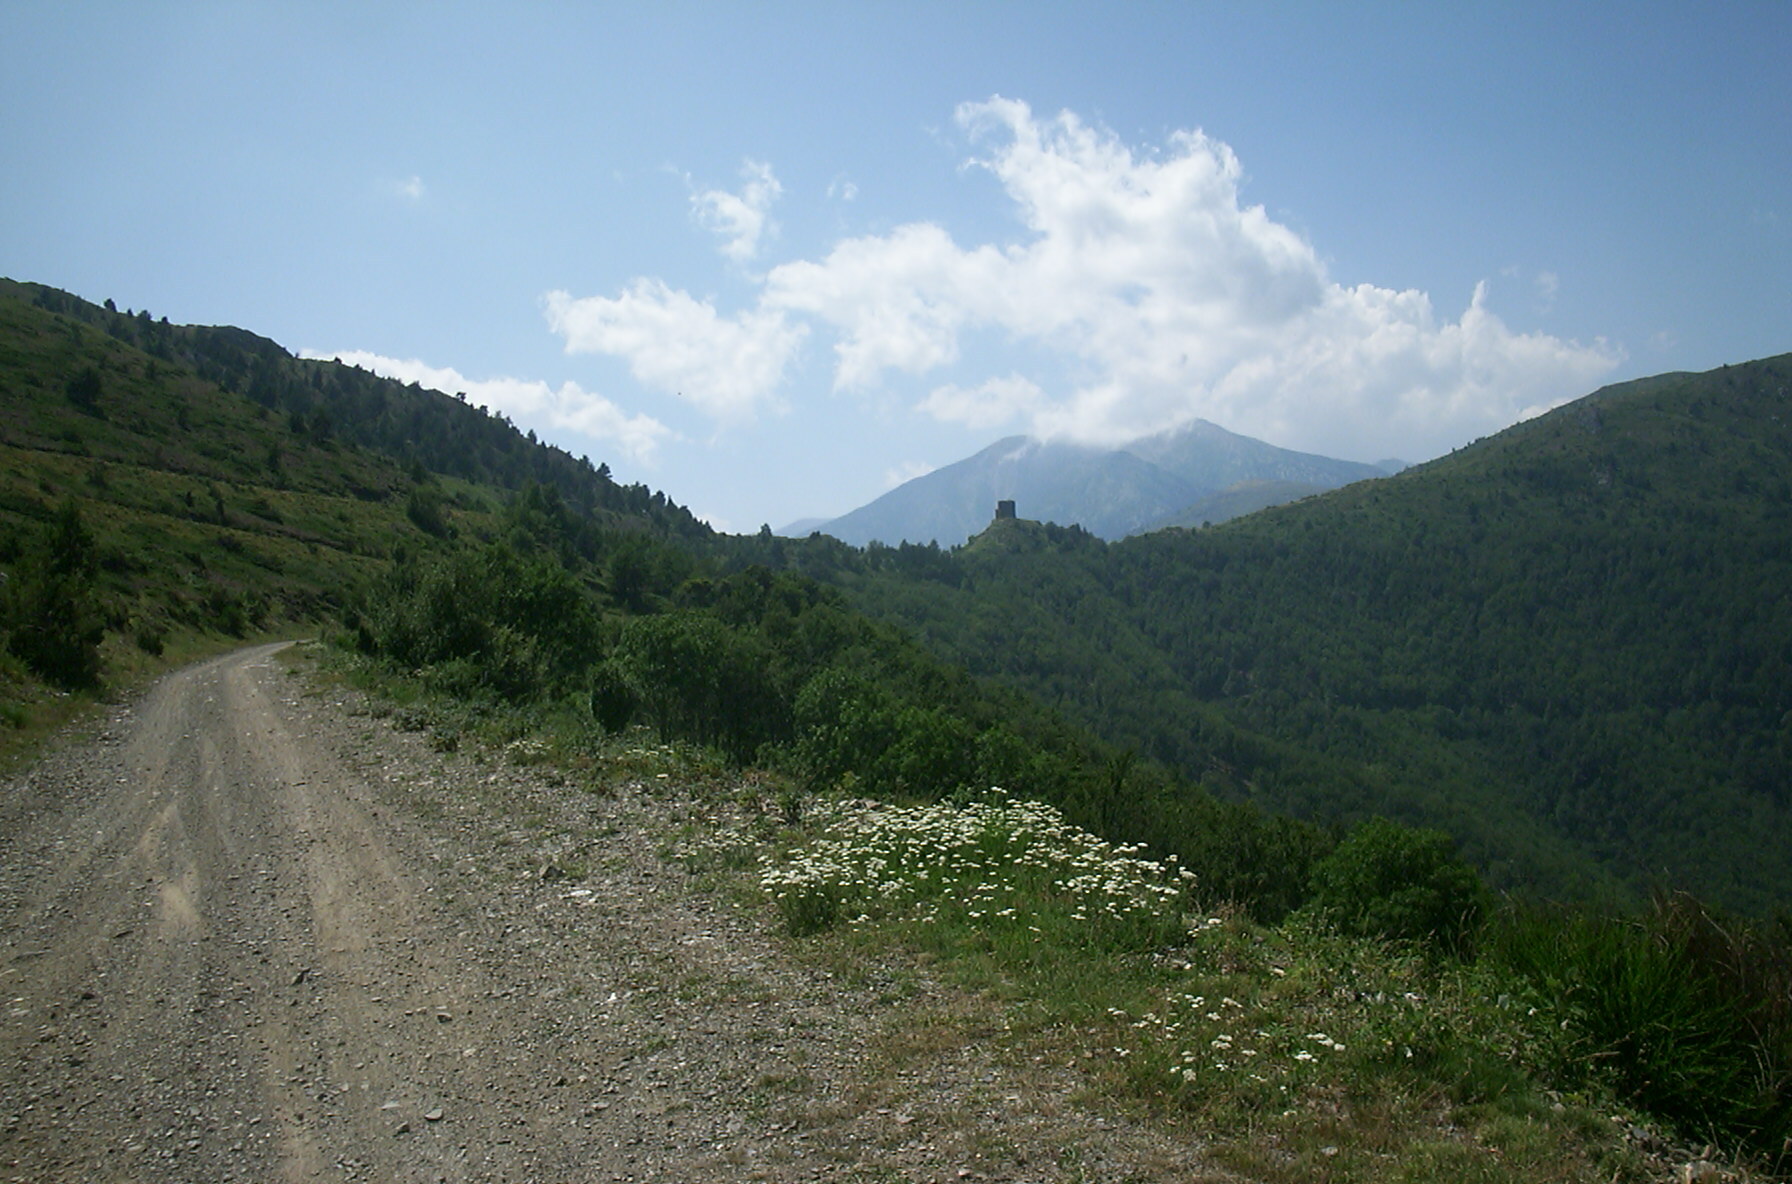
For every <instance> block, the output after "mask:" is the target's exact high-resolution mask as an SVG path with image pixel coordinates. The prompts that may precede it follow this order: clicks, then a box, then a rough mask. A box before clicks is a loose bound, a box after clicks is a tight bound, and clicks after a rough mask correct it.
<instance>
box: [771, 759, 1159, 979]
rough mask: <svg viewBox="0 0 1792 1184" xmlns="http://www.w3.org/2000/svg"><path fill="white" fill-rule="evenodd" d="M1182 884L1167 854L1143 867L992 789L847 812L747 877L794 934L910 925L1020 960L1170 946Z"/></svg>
mask: <svg viewBox="0 0 1792 1184" xmlns="http://www.w3.org/2000/svg"><path fill="white" fill-rule="evenodd" d="M1190 879H1192V875H1191V874H1190V873H1187V872H1184V871H1181V870H1179V869H1178V868H1177V867H1176V864H1175V861H1174V858H1173V857H1172V858H1170V859H1167V860H1164V861H1162V862H1158V861H1154V860H1149V859H1145V858H1144V857H1143V856H1142V855H1141V854H1140V848H1138V847H1136V846H1125V845H1116V844H1113V843H1108V842H1106V841H1104V840H1102V839H1098V838H1096V837H1095V836H1094V835H1092V834H1090V833H1088V832H1087V831H1084V830H1081V829H1079V828H1077V827H1075V826H1072V825H1070V824H1069V823H1068V822H1066V821H1065V820H1064V817H1063V815H1062V814H1060V813H1059V812H1058V811H1057V810H1056V809H1054V808H1053V807H1051V806H1047V805H1044V804H1043V803H1040V802H1032V801H1015V800H1010V799H1008V798H1007V797H1006V796H1005V795H1002V794H1001V793H1000V791H992V793H991V796H990V797H989V798H988V799H987V800H984V801H979V802H972V803H970V804H968V805H964V806H956V805H952V804H949V803H935V804H931V805H919V806H896V805H886V804H873V803H867V804H863V805H860V806H857V807H855V808H853V809H850V810H848V811H847V812H846V813H845V814H844V815H843V817H841V819H840V820H839V821H837V822H836V823H835V824H834V825H832V826H831V827H829V828H828V829H827V830H826V831H825V832H824V833H823V834H822V835H821V836H820V837H818V838H817V839H815V840H814V841H812V842H810V843H808V844H807V845H805V846H803V847H800V848H798V849H797V850H795V851H793V852H791V853H790V854H789V855H787V856H785V857H783V858H776V859H773V858H768V860H767V861H766V863H765V865H764V867H763V868H762V871H761V875H760V882H761V884H762V885H763V886H764V888H765V890H766V891H767V892H769V893H770V894H771V896H772V899H773V901H774V902H775V904H776V906H777V909H778V912H779V915H780V916H781V917H782V919H783V921H784V924H785V926H786V927H787V928H788V929H789V930H790V932H791V933H793V934H799V935H800V934H807V933H815V932H819V931H821V930H824V929H828V928H831V927H833V926H836V925H842V924H845V925H858V924H867V923H870V922H873V921H895V922H911V923H913V924H915V925H916V926H918V927H921V928H924V929H932V930H935V931H936V932H939V933H941V934H945V935H950V936H948V938H947V940H948V942H949V943H951V942H954V941H956V942H960V943H962V942H974V943H979V944H982V945H984V946H986V947H988V948H992V949H997V950H1000V951H1006V952H1008V953H1010V954H1017V955H1020V956H1021V957H1023V958H1024V957H1025V956H1026V955H1027V952H1028V951H1029V950H1030V949H1031V948H1032V947H1038V946H1046V947H1060V948H1061V947H1067V946H1068V947H1074V948H1079V949H1096V950H1110V951H1119V950H1127V949H1135V950H1136V949H1143V948H1149V947H1151V946H1152V945H1155V944H1161V943H1163V942H1165V941H1173V940H1176V938H1177V937H1178V936H1179V935H1180V933H1181V931H1182V924H1183V922H1182V915H1183V908H1184V904H1185V897H1186V885H1187V883H1188V882H1189V880H1190Z"/></svg>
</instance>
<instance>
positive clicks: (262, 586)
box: [0, 280, 707, 723]
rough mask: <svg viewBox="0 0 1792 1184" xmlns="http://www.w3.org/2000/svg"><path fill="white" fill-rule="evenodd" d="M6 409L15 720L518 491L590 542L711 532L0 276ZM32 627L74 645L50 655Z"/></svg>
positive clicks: (508, 439)
mask: <svg viewBox="0 0 1792 1184" xmlns="http://www.w3.org/2000/svg"><path fill="white" fill-rule="evenodd" d="M0 406H3V407H4V412H5V413H4V415H3V416H0V462H3V463H0V571H3V572H4V573H5V575H6V580H5V586H4V600H5V605H4V607H5V608H6V610H7V611H6V616H7V621H8V622H9V624H8V626H7V628H6V632H7V635H8V638H7V640H8V644H7V645H6V646H4V647H0V651H10V652H5V653H4V654H3V655H0V701H4V702H5V703H6V704H7V708H6V711H7V718H8V720H9V721H11V722H14V723H19V722H23V721H24V720H26V719H27V718H29V717H30V715H31V713H32V711H33V709H34V706H41V705H43V704H45V703H47V702H49V701H50V700H49V699H46V691H45V689H44V688H43V686H42V683H43V682H44V681H47V682H48V683H49V684H50V689H51V690H55V689H57V688H61V689H83V688H91V687H96V686H98V685H99V684H101V683H103V682H104V681H106V680H108V679H109V678H111V677H115V676H120V675H128V674H129V672H130V671H131V670H133V669H136V668H138V667H140V666H143V665H145V664H146V663H147V664H153V662H154V660H155V659H157V658H158V657H159V656H160V654H161V653H162V651H163V649H164V648H165V647H166V646H169V645H171V644H172V645H174V646H175V647H176V648H179V647H181V646H183V645H184V644H185V643H186V641H188V640H193V639H201V638H203V637H205V636H208V635H209V636H217V637H241V636H244V635H246V634H248V633H250V632H255V631H259V630H264V629H273V628H281V627H291V624H292V623H294V622H317V621H320V620H323V619H326V618H332V617H334V616H336V615H337V614H339V613H340V611H341V610H342V608H343V606H344V605H346V604H348V603H350V602H351V601H352V600H353V599H354V598H355V596H356V595H357V594H358V590H359V589H362V588H364V587H365V586H367V584H368V583H369V581H371V580H372V579H374V578H375V577H376V576H377V575H378V574H379V573H381V572H383V571H384V570H386V568H387V567H388V566H389V565H390V562H391V560H392V559H393V557H394V556H398V555H403V554H405V553H407V551H427V550H428V549H430V548H432V547H441V546H444V545H447V543H448V542H449V541H450V540H451V539H453V538H454V537H455V536H456V535H458V534H461V533H463V532H465V533H469V534H470V535H473V536H477V535H478V534H480V533H483V532H487V531H489V530H490V529H491V528H492V527H491V524H492V522H493V521H494V515H496V514H497V513H498V511H499V510H500V509H502V508H503V507H504V505H505V504H506V502H507V501H508V500H509V499H510V498H511V497H512V496H513V495H514V494H516V493H518V492H520V491H522V490H534V491H535V493H534V494H533V496H534V498H535V504H537V505H538V506H546V507H548V509H550V510H552V511H555V512H559V513H561V514H563V515H573V516H576V518H577V520H578V521H579V522H580V523H581V524H582V530H581V531H580V532H577V533H576V534H575V535H573V536H571V537H573V539H574V543H573V545H578V546H584V547H586V548H588V549H589V548H591V547H593V546H595V542H594V539H595V537H596V535H597V534H599V533H601V532H602V531H603V530H605V529H609V530H621V531H624V532H640V531H648V532H652V533H656V534H663V535H682V536H687V537H692V536H694V537H701V536H703V535H705V534H707V529H706V528H705V527H703V526H702V524H701V523H698V522H696V521H695V520H694V519H693V518H691V516H690V515H689V514H688V513H687V512H686V511H684V510H682V509H681V508H679V507H678V506H676V505H674V504H672V503H671V502H668V501H667V500H666V498H665V497H664V495H663V494H658V493H653V492H651V491H649V490H647V489H645V488H644V487H641V486H627V487H624V486H619V485H617V484H615V483H614V482H612V481H611V480H610V479H609V475H608V473H607V471H605V470H603V469H602V468H593V467H592V466H591V465H590V463H589V462H588V461H585V460H582V459H581V460H575V459H574V458H572V457H571V456H569V455H567V454H566V453H564V452H562V451H560V450H558V449H553V448H548V447H545V446H542V445H540V444H539V443H537V442H536V441H534V440H533V439H532V438H530V437H528V436H526V435H525V434H523V433H521V432H518V431H517V430H516V428H515V427H514V426H512V425H511V424H510V423H509V422H508V421H506V420H504V419H503V418H501V417H494V416H491V415H488V414H487V413H485V412H484V411H482V410H480V409H478V408H474V407H469V406H467V405H466V404H465V403H464V402H462V401H460V400H458V399H455V398H452V397H450V396H447V395H444V394H440V393H438V392H433V391H422V390H419V389H418V388H416V387H415V386H405V385H403V384H400V383H397V382H393V381H390V380H387V379H382V378H378V377H376V376H374V375H372V374H368V373H366V372H364V371H361V370H358V369H354V368H352V367H346V366H342V365H339V364H337V363H334V362H318V361H305V360H301V359H298V358H295V357H293V356H292V355H290V354H288V353H287V352H286V351H285V350H283V349H281V348H280V347H279V346H277V345H275V344H274V343H272V342H270V341H267V340H266V339H264V338H260V337H256V336H255V335H253V334H250V333H247V332H244V331H243V330H240V329H234V328H207V327H203V326H185V325H170V324H169V323H168V322H167V321H166V320H165V319H163V320H155V319H152V318H151V316H150V314H149V313H147V312H138V313H128V312H119V311H117V310H116V309H113V308H110V307H101V306H98V305H94V304H90V303H88V302H86V301H84V300H81V299H79V298H77V297H74V296H71V295H69V294H68V293H65V292H60V291H57V290H55V289H52V288H46V287H43V286H41V285H36V284H20V283H14V282H12V281H7V280H0ZM64 569H67V570H64ZM71 581H72V582H71ZM36 639H48V640H46V641H45V642H44V646H40V647H38V648H40V649H43V648H45V647H48V649H54V648H55V645H56V644H62V643H66V646H65V647H64V648H68V649H72V650H74V651H79V652H78V653H76V655H75V656H74V657H71V658H70V659H69V660H68V662H67V663H66V664H64V665H63V666H60V667H58V668H56V669H51V668H50V667H51V666H52V665H54V662H53V660H52V659H49V658H45V657H43V656H42V655H40V654H37V653H35V652H34V651H33V646H34V644H36ZM52 643H54V644H52ZM46 652H47V649H46ZM22 654H25V655H29V657H28V659H27V658H25V657H21V655H22Z"/></svg>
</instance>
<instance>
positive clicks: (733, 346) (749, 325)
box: [545, 279, 808, 422]
mask: <svg viewBox="0 0 1792 1184" xmlns="http://www.w3.org/2000/svg"><path fill="white" fill-rule="evenodd" d="M545 308H546V314H547V320H548V325H549V327H550V328H551V329H552V330H553V331H554V332H555V333H558V334H559V335H560V336H561V337H563V338H564V339H565V341H566V352H568V353H599V354H609V355H612V356H615V357H620V358H623V359H624V360H626V361H627V362H628V366H629V372H630V373H632V374H633V375H634V376H635V378H636V380H637V381H639V382H640V383H642V384H643V385H645V386H649V387H653V388H655V389H657V390H660V391H664V392H666V393H668V394H675V395H678V396H680V397H682V398H685V399H688V400H690V401H691V402H692V403H693V404H695V405H696V406H698V407H699V408H701V409H702V410H704V411H705V412H707V413H708V414H709V415H711V416H712V417H714V418H715V419H717V420H719V421H722V422H731V421H738V420H744V419H748V418H751V417H752V415H753V413H754V412H755V411H756V410H758V408H759V407H760V406H762V405H772V406H781V404H780V403H779V401H778V396H777V391H778V387H779V385H780V384H781V383H782V381H783V377H784V370H785V367H786V366H788V365H789V364H790V361H791V359H792V358H793V357H794V356H795V354H796V351H797V348H798V347H799V346H800V345H801V344H802V341H803V338H804V336H805V334H806V333H807V332H808V330H807V329H806V327H804V326H802V325H794V324H791V323H790V322H789V321H788V320H787V318H786V317H785V316H784V314H783V313H782V312H779V311H776V310H769V309H759V310H754V311H751V312H747V313H744V314H742V315H740V316H738V317H725V316H722V315H721V314H719V313H717V312H716V309H715V306H714V305H713V304H711V303H709V302H708V301H703V300H698V299H696V298H695V297H693V296H692V295H690V293H688V292H683V291H678V290H675V289H673V288H670V287H668V286H667V285H666V284H665V283H664V282H663V281H661V280H657V279H638V280H636V281H635V282H634V283H633V284H631V285H630V286H629V287H628V288H627V289H625V290H624V291H623V293H622V294H621V295H620V296H617V297H615V298H610V297H605V296H586V297H581V298H575V297H573V296H572V295H571V294H570V293H567V292H558V291H557V292H549V293H548V294H547V296H546V298H545Z"/></svg>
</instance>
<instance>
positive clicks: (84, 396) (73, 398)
mask: <svg viewBox="0 0 1792 1184" xmlns="http://www.w3.org/2000/svg"><path fill="white" fill-rule="evenodd" d="M65 389H66V391H67V393H68V401H69V402H70V403H73V404H74V405H75V407H76V409H77V410H79V411H82V412H84V413H86V414H88V415H98V414H100V395H101V393H102V392H103V391H104V386H103V384H102V383H101V381H100V372H99V370H98V369H96V368H95V367H93V366H92V365H87V366H83V367H81V368H80V369H79V370H77V371H75V372H74V373H73V374H71V375H70V376H69V380H68V385H67V387H66V388H65Z"/></svg>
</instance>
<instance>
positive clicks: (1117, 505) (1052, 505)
mask: <svg viewBox="0 0 1792 1184" xmlns="http://www.w3.org/2000/svg"><path fill="white" fill-rule="evenodd" d="M1386 475H1387V470H1386V469H1385V468H1383V467H1380V466H1376V465H1369V464H1363V463H1361V462H1357V461H1345V460H1337V459H1335V458H1332V457H1324V456H1319V455H1317V454H1313V453H1303V452H1295V451H1293V450H1291V449H1285V448H1278V447H1276V446H1275V445H1272V444H1267V443H1265V442H1263V441H1261V440H1255V439H1252V438H1251V437H1249V436H1241V435H1238V434H1237V433H1234V432H1230V431H1227V430H1226V429H1225V428H1222V427H1220V426H1219V425H1217V424H1213V423H1210V422H1208V421H1206V420H1199V419H1198V420H1193V421H1191V422H1189V423H1187V424H1183V425H1181V426H1180V427H1177V428H1173V429H1170V430H1168V431H1165V432H1159V433H1155V434H1153V435H1150V436H1144V437H1141V438H1139V439H1137V440H1134V441H1132V442H1130V443H1128V444H1125V445H1121V446H1119V447H1114V448H1103V447H1097V446H1093V445H1082V444H1074V443H1068V442H1063V441H1047V440H1041V439H1038V438H1036V437H1031V436H1008V437H1004V438H1003V439H1000V440H997V441H996V442H995V443H993V444H990V445H988V446H987V447H985V448H983V449H981V450H979V451H978V452H976V453H974V454H972V455H971V456H969V457H966V458H964V459H963V460H960V461H956V462H954V463H952V464H949V465H945V466H943V467H941V468H938V469H935V470H933V471H932V472H930V473H926V474H923V475H922V476H920V477H916V478H914V479H912V480H910V481H907V482H904V483H903V484H902V485H900V486H898V487H897V488H895V489H893V490H890V491H889V492H887V493H885V494H883V495H881V496H880V497H878V498H875V499H874V500H872V501H871V502H868V503H866V504H865V505H863V506H860V507H859V508H858V509H856V510H852V511H850V512H848V513H846V514H843V515H841V516H840V517H838V518H834V519H832V520H828V521H826V522H825V523H824V524H823V525H821V526H819V527H815V526H813V525H812V520H809V521H805V522H804V523H803V525H805V526H810V529H811V530H816V529H818V530H820V531H821V532H822V533H824V534H828V535H832V536H833V537H835V538H838V539H840V540H841V541H843V542H846V543H850V544H852V545H854V546H864V545H867V544H869V543H873V542H878V543H883V544H885V545H889V546H893V545H896V544H898V543H901V542H909V543H930V542H931V543H938V544H939V545H941V546H956V545H958V544H960V543H963V542H965V541H966V540H968V539H969V538H970V537H971V536H972V535H973V534H975V533H976V532H977V531H978V530H980V529H981V528H982V526H983V524H984V523H986V522H987V521H988V520H989V516H990V513H991V512H992V510H993V509H994V506H995V504H996V502H998V501H1014V502H1016V503H1017V509H1018V510H1019V512H1021V513H1022V514H1023V515H1024V516H1026V517H1028V518H1032V519H1036V520H1038V521H1043V522H1055V523H1057V524H1059V525H1061V526H1072V525H1074V526H1081V527H1083V528H1084V529H1086V530H1088V531H1089V532H1090V533H1091V534H1094V535H1096V536H1097V537H1100V538H1105V539H1118V538H1123V537H1125V536H1127V535H1131V534H1137V533H1139V532H1141V531H1145V530H1152V529H1157V528H1159V527H1160V526H1162V525H1164V524H1167V523H1179V522H1181V521H1182V520H1183V519H1184V518H1185V517H1188V516H1191V515H1196V514H1200V515H1201V516H1202V518H1205V519H1208V520H1222V519H1223V518H1224V517H1230V516H1231V515H1232V514H1233V513H1247V512H1250V511H1251V510H1255V509H1259V508H1261V507H1262V506H1264V505H1273V504H1277V502H1278V501H1279V500H1288V498H1290V497H1297V496H1305V495H1306V494H1307V493H1310V492H1313V491H1315V490H1320V489H1332V488H1336V487H1338V486H1340V485H1344V484H1348V483H1350V482H1352V481H1361V480H1368V479H1371V478H1376V477H1382V476H1386ZM1242 487H1254V488H1256V489H1257V491H1258V492H1257V493H1256V495H1255V496H1244V497H1239V498H1233V499H1223V498H1219V497H1218V495H1221V494H1225V493H1228V492H1241V491H1242ZM1210 499H1218V500H1210ZM1196 520H1197V521H1199V520H1201V519H1196ZM802 533H809V531H803V532H802Z"/></svg>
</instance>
